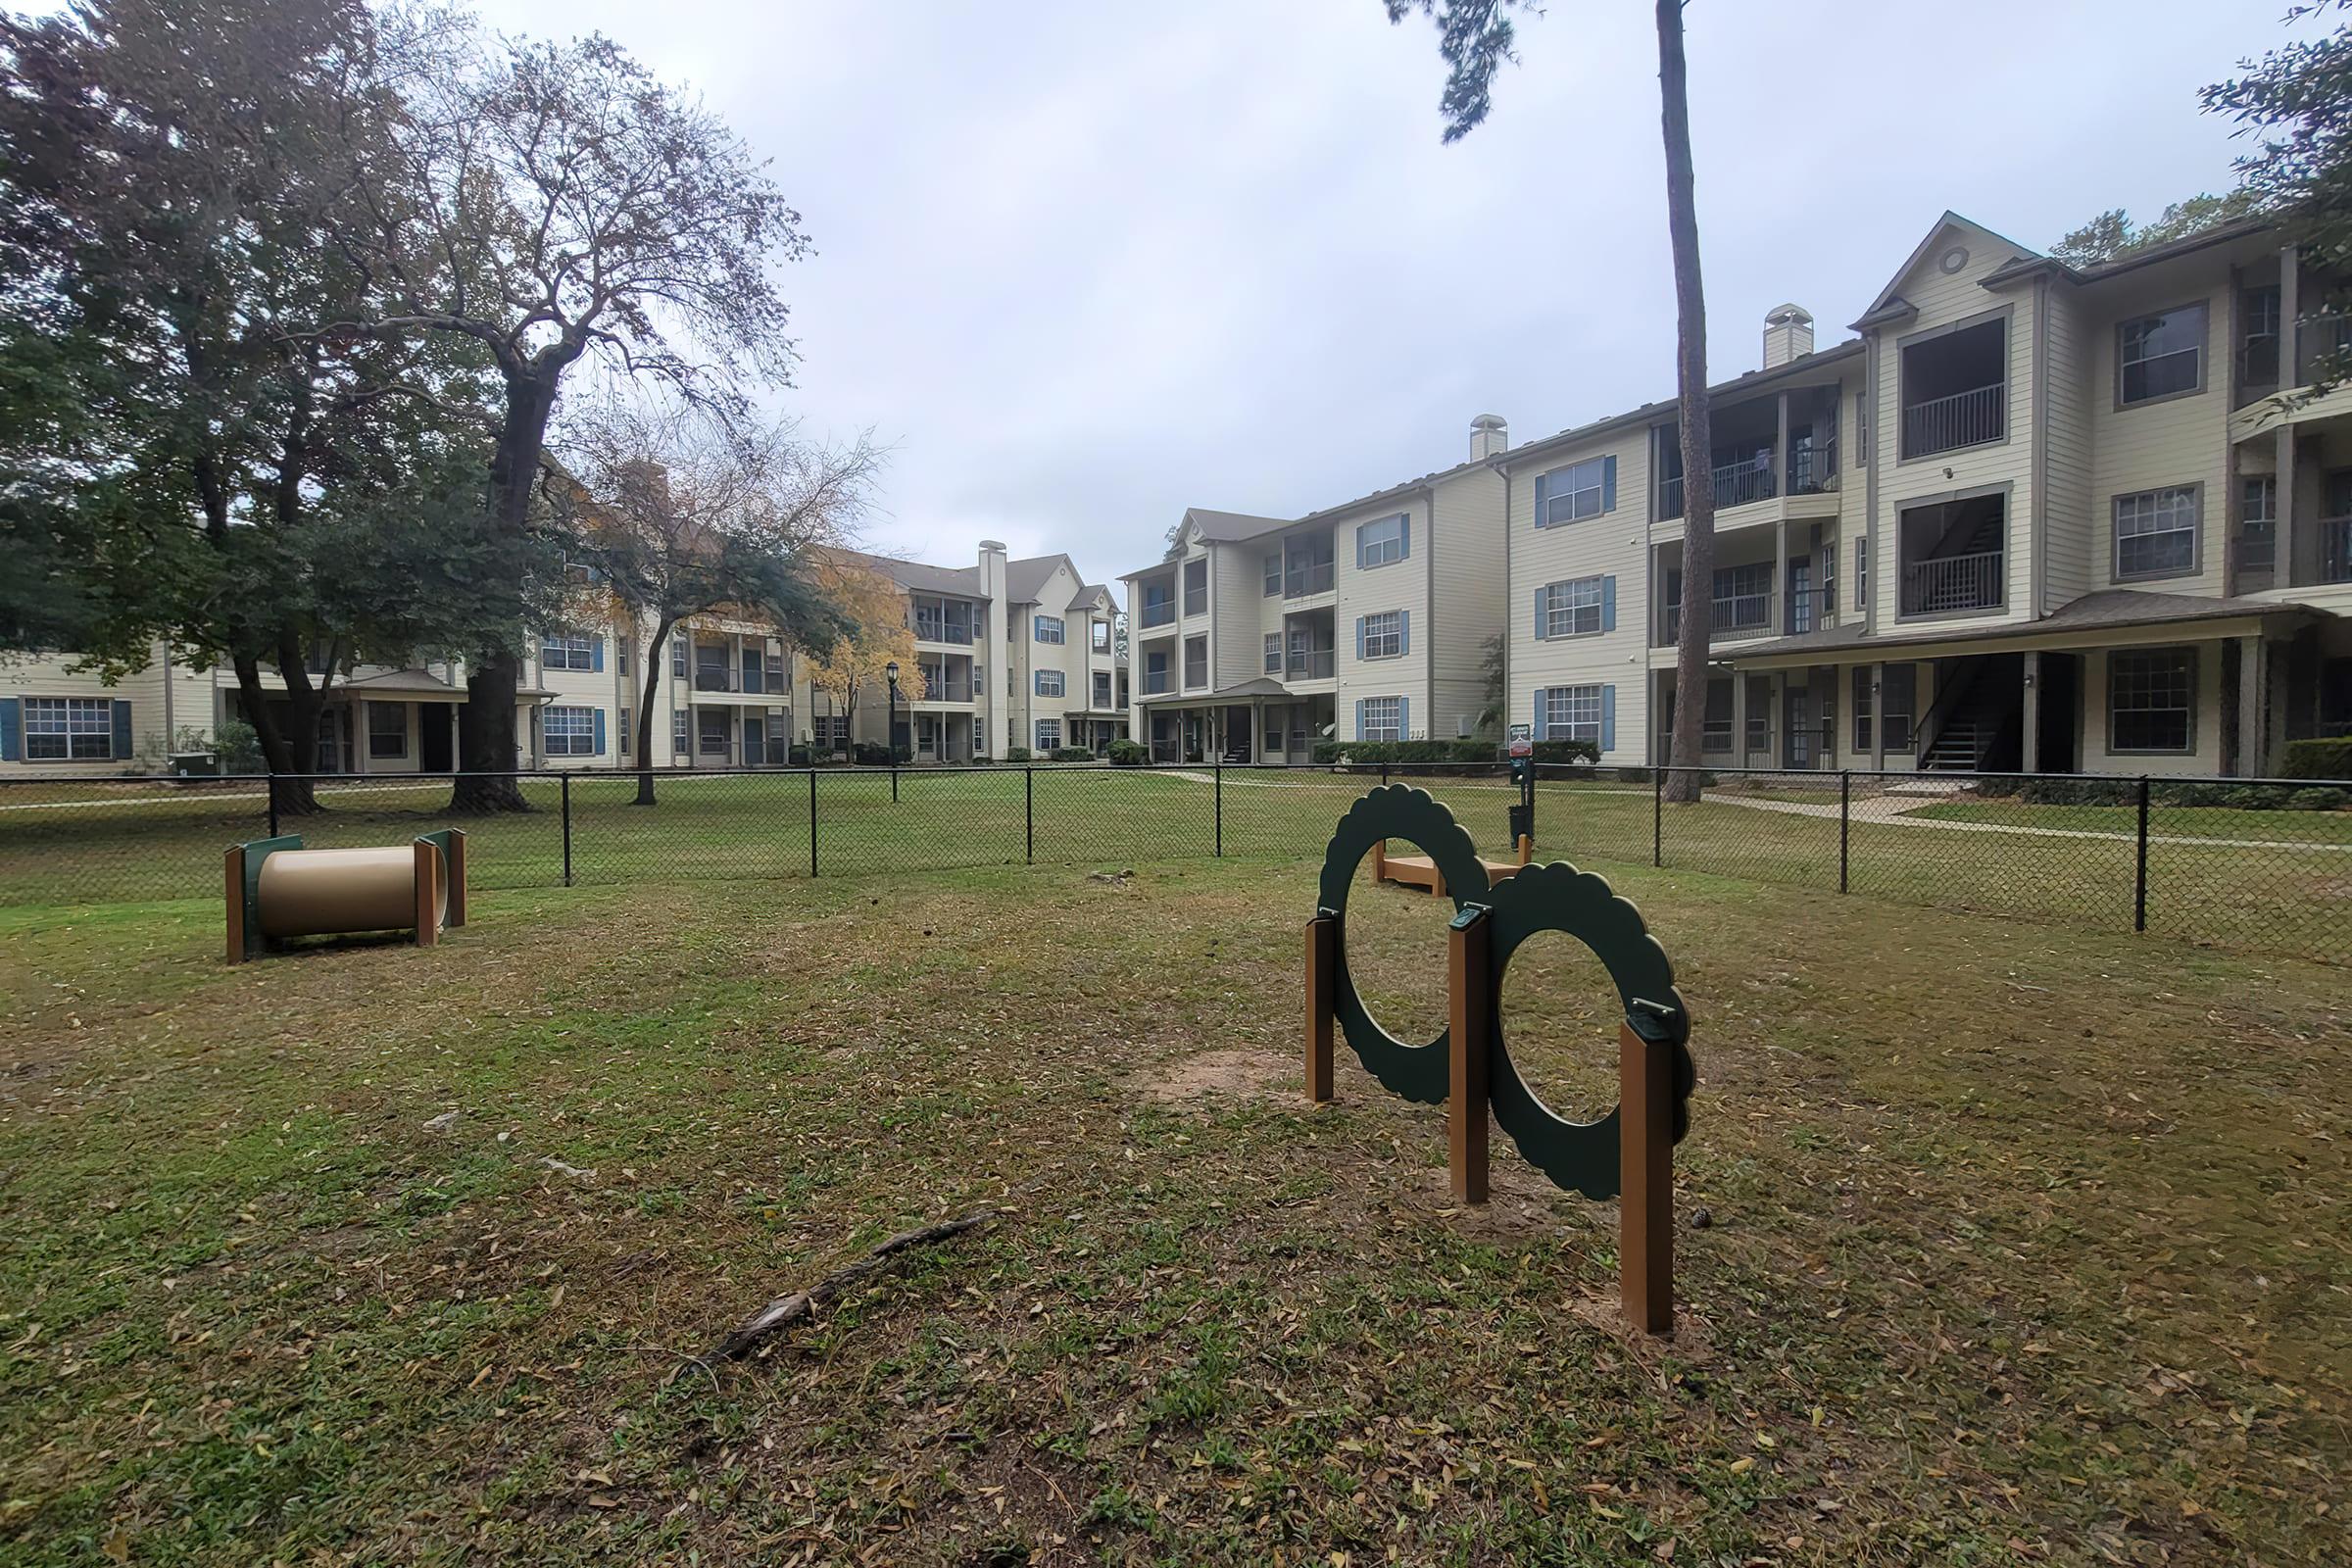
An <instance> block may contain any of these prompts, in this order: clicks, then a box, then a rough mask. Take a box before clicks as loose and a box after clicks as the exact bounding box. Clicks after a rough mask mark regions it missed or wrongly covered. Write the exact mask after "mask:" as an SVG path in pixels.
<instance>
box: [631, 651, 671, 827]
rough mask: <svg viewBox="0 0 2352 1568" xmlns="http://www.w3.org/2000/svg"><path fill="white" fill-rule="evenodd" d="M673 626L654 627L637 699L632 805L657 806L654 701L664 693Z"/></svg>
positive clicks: (646, 653)
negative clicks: (666, 655) (664, 668)
mask: <svg viewBox="0 0 2352 1568" xmlns="http://www.w3.org/2000/svg"><path fill="white" fill-rule="evenodd" d="M672 624H673V623H672V622H670V621H668V620H658V621H656V622H655V623H654V640H653V641H652V642H651V643H650V644H648V645H647V647H646V652H645V691H644V694H643V695H642V696H640V697H639V698H638V699H637V799H636V800H635V801H634V802H632V803H631V804H633V805H636V806H651V805H653V804H654V698H655V696H656V695H657V694H659V693H660V691H661V689H662V649H663V648H665V647H667V646H668V644H669V635H670V628H671V625H672Z"/></svg>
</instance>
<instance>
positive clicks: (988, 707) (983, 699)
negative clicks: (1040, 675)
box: [972, 539, 1012, 757]
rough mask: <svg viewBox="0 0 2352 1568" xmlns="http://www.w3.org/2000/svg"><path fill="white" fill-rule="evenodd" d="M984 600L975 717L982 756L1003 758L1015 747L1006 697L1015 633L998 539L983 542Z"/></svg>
mask: <svg viewBox="0 0 2352 1568" xmlns="http://www.w3.org/2000/svg"><path fill="white" fill-rule="evenodd" d="M979 565H980V597H981V598H982V599H985V600H987V601H988V608H987V610H985V611H984V612H982V613H983V614H985V615H986V616H987V617H988V629H987V633H986V635H984V636H983V637H981V638H980V640H979V643H978V646H976V647H974V648H973V650H972V658H973V660H974V661H975V662H977V663H978V664H979V665H980V678H979V680H978V681H977V682H975V683H974V686H973V690H972V703H973V706H974V707H975V708H976V709H978V712H977V713H976V714H975V715H974V716H975V717H976V718H977V720H978V721H979V724H980V729H981V745H980V751H981V755H983V756H986V757H1003V756H1004V755H1005V750H1006V749H1007V748H1008V747H1010V746H1011V745H1012V709H1011V705H1010V704H1009V703H1008V702H1007V701H1006V699H1005V670H1007V669H1009V668H1010V667H1011V666H1010V665H1009V664H1007V663H1006V662H1005V660H1006V659H1007V658H1008V657H1009V655H1010V651H1011V650H1010V648H1009V646H1008V634H1009V633H1010V631H1011V621H1012V607H1011V606H1010V605H1008V604H1006V603H1005V594H1006V592H1007V591H1008V590H1007V585H1006V583H1005V546H1004V544H1003V542H1002V541H1000V540H996V539H983V540H981V541H980V562H979Z"/></svg>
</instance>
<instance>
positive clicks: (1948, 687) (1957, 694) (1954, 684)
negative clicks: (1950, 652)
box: [1911, 659, 1985, 766]
mask: <svg viewBox="0 0 2352 1568" xmlns="http://www.w3.org/2000/svg"><path fill="white" fill-rule="evenodd" d="M1984 669H1985V664H1984V662H1983V661H1982V660H1976V659H1971V660H1967V661H1964V662H1962V664H1961V665H1960V671H1959V673H1956V674H1955V675H1954V676H1953V678H1952V679H1950V680H1939V681H1937V682H1936V700H1935V701H1934V702H1932V703H1930V704H1929V705H1928V711H1926V712H1925V713H1922V714H1921V715H1920V717H1919V722H1918V723H1917V724H1914V725H1913V726H1912V727H1911V744H1912V756H1911V760H1912V764H1913V765H1914V766H1925V765H1926V764H1927V760H1928V754H1929V753H1930V752H1932V751H1934V750H1935V749H1936V741H1937V740H1938V739H1940V738H1941V737H1942V735H1943V729H1944V726H1945V725H1946V724H1949V723H1950V722H1951V721H1952V715H1953V714H1954V713H1956V712H1958V711H1960V703H1961V699H1962V698H1963V697H1964V696H1965V695H1966V694H1967V693H1968V692H1970V691H1972V690H1974V689H1975V687H1976V684H1977V677H1978V676H1979V675H1980V674H1982V673H1983V672H1984Z"/></svg>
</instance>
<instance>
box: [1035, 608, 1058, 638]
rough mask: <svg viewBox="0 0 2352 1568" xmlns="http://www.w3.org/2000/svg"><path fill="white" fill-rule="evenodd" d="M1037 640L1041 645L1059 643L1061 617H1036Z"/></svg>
mask: <svg viewBox="0 0 2352 1568" xmlns="http://www.w3.org/2000/svg"><path fill="white" fill-rule="evenodd" d="M1037 640H1038V641H1039V642H1041V643H1058V642H1060V641H1061V640H1062V635H1061V617H1060V616H1059V615H1040V616H1038V617H1037Z"/></svg>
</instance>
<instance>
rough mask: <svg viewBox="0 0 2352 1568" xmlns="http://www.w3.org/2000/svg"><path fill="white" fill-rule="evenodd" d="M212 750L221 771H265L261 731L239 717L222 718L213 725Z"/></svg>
mask: <svg viewBox="0 0 2352 1568" xmlns="http://www.w3.org/2000/svg"><path fill="white" fill-rule="evenodd" d="M213 751H214V753H215V755H217V756H218V757H219V758H220V759H221V772H223V773H260V772H263V771H266V765H265V764H264V762H263V760H262V737H261V733H260V732H259V731H258V730H256V729H255V728H254V727H253V726H252V725H251V724H248V723H246V722H245V721H244V720H243V719H241V718H224V719H222V720H221V722H220V723H219V724H217V725H215V726H214V728H213Z"/></svg>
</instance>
